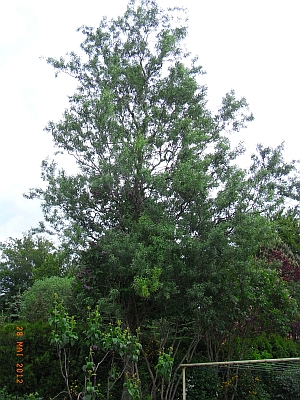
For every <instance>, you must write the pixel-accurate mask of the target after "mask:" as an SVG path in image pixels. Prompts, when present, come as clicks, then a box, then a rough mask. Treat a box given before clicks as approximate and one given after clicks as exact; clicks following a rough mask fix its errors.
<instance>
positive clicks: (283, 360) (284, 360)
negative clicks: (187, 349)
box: [180, 357, 300, 400]
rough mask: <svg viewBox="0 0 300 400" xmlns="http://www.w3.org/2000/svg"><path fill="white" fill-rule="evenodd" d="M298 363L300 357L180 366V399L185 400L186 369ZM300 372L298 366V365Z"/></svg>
mask: <svg viewBox="0 0 300 400" xmlns="http://www.w3.org/2000/svg"><path fill="white" fill-rule="evenodd" d="M293 362H300V357H294V358H268V359H262V360H239V361H220V362H206V363H190V364H180V367H181V368H182V399H183V400H188V399H187V380H186V368H193V367H194V368H195V367H228V368H229V367H231V366H232V367H234V366H237V367H238V366H243V367H247V366H249V367H251V366H252V365H255V364H268V363H293ZM299 370H300V364H299Z"/></svg>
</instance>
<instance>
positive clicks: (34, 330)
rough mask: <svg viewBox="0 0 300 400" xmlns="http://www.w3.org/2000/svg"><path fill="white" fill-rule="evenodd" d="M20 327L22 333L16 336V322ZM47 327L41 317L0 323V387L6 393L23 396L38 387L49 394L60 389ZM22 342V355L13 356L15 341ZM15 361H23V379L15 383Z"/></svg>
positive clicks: (44, 395)
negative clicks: (21, 381) (32, 319)
mask: <svg viewBox="0 0 300 400" xmlns="http://www.w3.org/2000/svg"><path fill="white" fill-rule="evenodd" d="M18 325H19V326H20V327H23V330H22V332H23V333H24V334H23V335H22V336H16V326H18ZM50 333H51V332H50V328H49V325H48V323H43V322H41V321H39V322H37V323H34V324H30V323H28V322H24V321H18V322H17V323H16V324H5V325H2V326H0V388H4V387H6V391H7V392H8V393H9V395H11V396H12V395H15V396H24V397H26V396H25V394H26V393H27V394H28V393H35V392H36V391H38V393H39V394H40V396H42V397H44V398H47V397H48V398H49V396H54V395H55V393H59V392H60V391H61V390H62V387H63V385H62V381H61V378H60V371H59V363H58V361H57V360H56V355H55V351H54V349H52V348H50V346H49V336H50ZM17 341H21V342H23V352H22V354H23V356H22V357H16V342H17ZM16 363H21V364H23V377H22V379H23V383H22V384H16Z"/></svg>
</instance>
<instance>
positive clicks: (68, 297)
mask: <svg viewBox="0 0 300 400" xmlns="http://www.w3.org/2000/svg"><path fill="white" fill-rule="evenodd" d="M74 284H75V278H67V277H58V276H52V277H51V278H45V279H43V280H37V281H35V282H34V284H33V285H32V287H31V288H29V289H28V290H26V291H25V292H24V293H23V295H22V297H21V311H20V313H21V315H22V317H24V319H25V320H26V321H29V322H36V321H38V320H43V321H47V320H48V317H49V315H50V313H49V309H53V300H54V293H57V294H58V297H59V299H60V300H63V301H64V305H65V307H66V309H67V311H68V312H69V313H70V314H73V313H74V311H75V310H74V304H75V289H74Z"/></svg>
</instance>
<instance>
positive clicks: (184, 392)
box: [182, 367, 186, 400]
mask: <svg viewBox="0 0 300 400" xmlns="http://www.w3.org/2000/svg"><path fill="white" fill-rule="evenodd" d="M182 399H183V400H186V390H185V367H183V368H182Z"/></svg>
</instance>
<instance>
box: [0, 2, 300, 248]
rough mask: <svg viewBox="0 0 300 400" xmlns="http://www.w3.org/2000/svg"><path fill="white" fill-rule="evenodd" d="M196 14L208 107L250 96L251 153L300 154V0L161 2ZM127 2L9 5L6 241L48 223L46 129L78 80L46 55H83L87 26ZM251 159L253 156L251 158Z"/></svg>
mask: <svg viewBox="0 0 300 400" xmlns="http://www.w3.org/2000/svg"><path fill="white" fill-rule="evenodd" d="M157 2H158V4H159V5H160V6H161V7H162V8H166V7H169V6H184V7H187V9H188V16H189V23H188V25H189V34H188V37H187V40H186V46H187V49H188V50H189V51H191V52H192V53H193V54H195V55H198V57H199V63H200V64H201V65H202V66H203V68H204V70H205V71H206V72H207V74H206V75H205V76H203V77H202V82H203V83H204V84H206V85H207V86H208V99H209V107H210V108H211V109H213V110H215V109H217V107H218V105H219V104H220V103H221V100H222V97H223V96H224V95H225V93H226V92H229V91H230V90H231V89H234V90H235V92H236V94H237V96H239V97H241V96H243V97H245V98H246V99H247V101H248V103H249V106H250V109H251V111H252V112H253V114H254V117H255V120H254V121H253V122H251V124H250V125H249V127H248V128H247V129H246V130H243V131H241V133H239V137H238V139H237V140H243V141H244V142H245V145H246V148H247V150H248V153H249V154H250V153H252V152H253V151H254V150H255V146H256V144H257V143H263V144H264V145H270V146H273V147H275V146H278V145H279V144H280V143H281V142H283V141H285V152H284V155H285V158H286V160H287V161H289V160H291V159H298V158H300V157H299V155H298V154H299V149H298V148H299V143H300V138H299V137H300V135H299V133H300V132H299V130H300V128H299V123H298V122H299V121H298V119H299V117H298V116H299V108H300V100H299V93H300V79H299V71H300V57H299V38H300V24H299V22H298V16H299V13H298V9H299V0H285V1H277V0H251V1H250V0H226V1H225V0H197V1H195V0H157ZM126 6H127V1H126V0H110V1H108V2H107V1H103V0H85V1H84V2H83V1H79V0H52V1H51V2H50V1H40V0H9V1H2V2H1V4H0V88H1V96H0V116H1V124H0V132H1V134H0V168H1V169H0V171H1V172H0V242H1V241H5V240H6V239H8V238H9V237H13V238H16V237H21V236H22V233H23V232H26V231H28V230H29V229H30V228H31V227H35V226H37V225H38V221H40V220H42V219H43V216H42V212H41V210H40V204H39V201H38V200H27V199H25V198H24V197H23V193H28V191H29V188H33V187H40V186H41V185H42V184H43V183H42V181H41V179H40V173H41V168H40V165H41V162H42V160H43V159H45V158H46V157H48V156H49V157H50V158H51V156H52V154H53V151H54V150H53V146H52V141H51V137H50V135H49V134H47V133H46V132H45V131H44V130H43V129H44V127H45V126H46V125H47V122H48V121H50V120H53V121H57V120H59V119H60V117H61V115H62V113H63V111H64V110H65V108H67V107H68V97H67V96H68V95H72V94H73V92H74V89H75V86H76V82H74V80H72V78H70V77H68V76H62V75H59V77H58V78H55V77H54V71H53V69H52V67H51V66H49V65H47V63H46V61H45V60H43V59H41V57H60V56H64V55H65V54H66V53H67V52H70V51H75V52H77V51H78V50H79V45H80V43H81V41H82V40H83V36H82V35H81V34H80V33H78V32H76V29H77V28H78V27H80V26H82V25H88V26H93V27H97V26H98V25H99V22H100V20H101V18H102V17H103V16H105V15H107V16H108V18H113V17H117V16H118V15H122V14H123V13H124V11H125V10H126ZM248 153H247V154H248Z"/></svg>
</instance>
